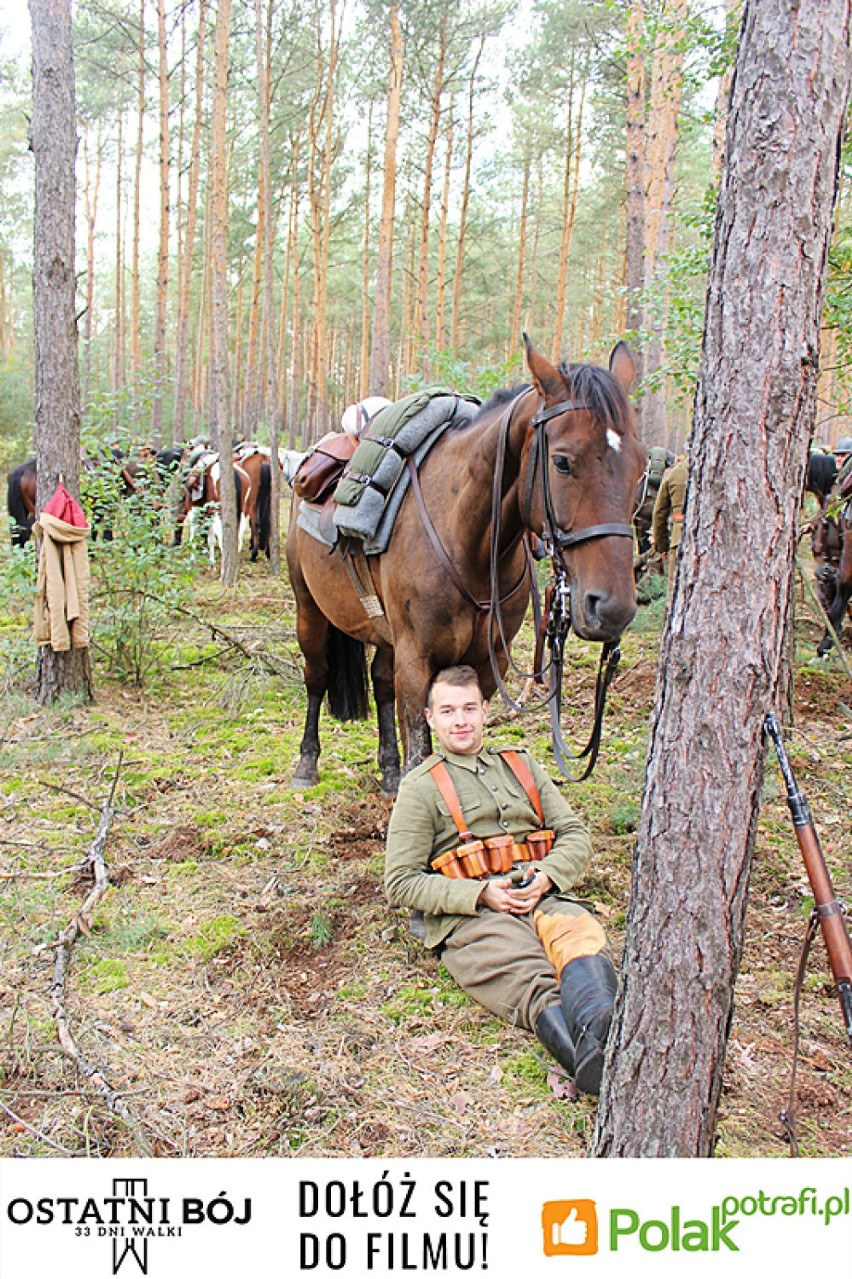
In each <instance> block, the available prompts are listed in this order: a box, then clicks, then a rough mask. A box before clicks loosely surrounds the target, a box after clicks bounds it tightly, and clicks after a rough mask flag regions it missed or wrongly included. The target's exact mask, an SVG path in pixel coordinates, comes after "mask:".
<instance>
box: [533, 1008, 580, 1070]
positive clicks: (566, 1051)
mask: <svg viewBox="0 0 852 1279" xmlns="http://www.w3.org/2000/svg"><path fill="white" fill-rule="evenodd" d="M535 1033H536V1035H537V1037H538V1039H539V1040H540V1041H541V1043H543V1044H544V1046H545V1048H546V1049H547V1051H548V1052H549V1053H550V1055H551V1057H555V1058H556V1060H557V1061H558V1062H559V1065H560V1066H564V1067H565V1069H566V1070H567V1071H568V1074H569V1075H571V1077H572V1078H573V1076H574V1044H573V1043H572V1041H571V1036H570V1035H569V1034H568V1027H567V1026H566V1025H565V1018H564V1017H563V1015H562V1009H561V1008H560V1006H559V1004H551V1005H550V1007H549V1008H545V1010H544V1012H543V1013H539V1016H538V1020H537V1021H536V1023H535Z"/></svg>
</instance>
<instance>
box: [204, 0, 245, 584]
mask: <svg viewBox="0 0 852 1279" xmlns="http://www.w3.org/2000/svg"><path fill="white" fill-rule="evenodd" d="M230 28H231V0H219V5H218V9H217V12H216V49H215V55H214V63H213V116H212V122H211V138H210V222H211V236H210V262H211V277H212V278H211V285H212V300H213V323H212V328H211V334H212V343H211V358H210V363H211V401H210V425H211V433H212V436H213V447H214V448H215V449H216V450H217V451H218V453H219V465H220V468H221V482H220V503H221V508H222V581H223V583H224V584H225V586H235V585H236V582H237V578H238V577H239V571H240V560H239V553H238V547H237V503H236V495H235V493H234V459H233V453H232V451H231V430H230V423H229V422H228V406H229V403H230V398H229V395H228V181H227V168H228V165H227V151H226V138H225V124H226V117H227V105H228V64H229V60H230V34H231V31H230Z"/></svg>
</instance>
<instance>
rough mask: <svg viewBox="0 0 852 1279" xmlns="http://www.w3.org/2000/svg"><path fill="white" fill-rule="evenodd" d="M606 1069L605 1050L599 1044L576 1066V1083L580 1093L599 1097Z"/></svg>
mask: <svg viewBox="0 0 852 1279" xmlns="http://www.w3.org/2000/svg"><path fill="white" fill-rule="evenodd" d="M603 1068H604V1050H603V1048H602V1047H601V1046H600V1044H598V1045H597V1046H596V1047H595V1048H593V1049H592V1050H591V1052H589V1053H587V1054H586V1056H585V1057H584V1058H583V1060H582V1061H580V1062H578V1063H577V1064H576V1067H575V1070H574V1082H575V1084H576V1085H577V1087H578V1088H579V1089H580V1092H585V1093H588V1094H589V1095H590V1096H592V1097H597V1096H598V1094H599V1093H600V1090H601V1077H602V1076H603Z"/></svg>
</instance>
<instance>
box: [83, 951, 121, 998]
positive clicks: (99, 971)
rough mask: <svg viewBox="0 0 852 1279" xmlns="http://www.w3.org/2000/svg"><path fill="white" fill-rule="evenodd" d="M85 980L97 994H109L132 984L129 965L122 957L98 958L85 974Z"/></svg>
mask: <svg viewBox="0 0 852 1279" xmlns="http://www.w3.org/2000/svg"><path fill="white" fill-rule="evenodd" d="M83 982H84V984H85V985H86V986H89V987H90V988H91V989H92V990H94V992H95V994H96V995H109V994H111V993H112V991H114V990H122V989H123V988H124V987H125V986H129V985H130V977H129V976H128V973H127V965H126V964H125V962H124V960H122V959H98V960H96V961H95V962H94V963H93V964H91V965H90V966H89V967H88V968H87V969H86V970H85V971H84V974H83Z"/></svg>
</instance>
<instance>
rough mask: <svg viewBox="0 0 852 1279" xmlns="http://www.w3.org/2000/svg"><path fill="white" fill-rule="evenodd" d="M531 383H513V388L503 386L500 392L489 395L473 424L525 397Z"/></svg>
mask: <svg viewBox="0 0 852 1279" xmlns="http://www.w3.org/2000/svg"><path fill="white" fill-rule="evenodd" d="M529 385H530V384H529V382H513V383H512V385H511V386H501V387H500V388H499V390H497V391H493V392H492V394H491V395H489V397H488V399H487V400H486V401H485V403H484V404H482V405H480V407H479V410H478V411H477V413H476V416H475V417H474V418H472V420H471V424H472V423H473V422H478V421H479V419H480V418H481V417H484V416H485V414H486V413H490V412H491V410H492V409H498V408H502V407H503V406H504V405H505V404H511V402H512V400H516V399H517V398H518V396H519V395H523V393H524V391H528V390H529Z"/></svg>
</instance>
